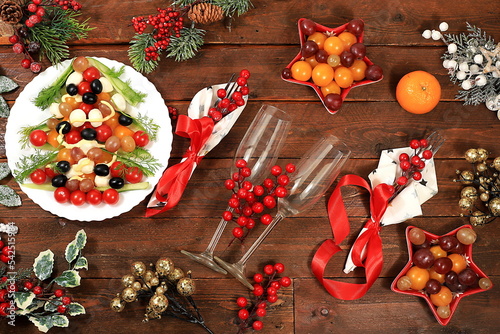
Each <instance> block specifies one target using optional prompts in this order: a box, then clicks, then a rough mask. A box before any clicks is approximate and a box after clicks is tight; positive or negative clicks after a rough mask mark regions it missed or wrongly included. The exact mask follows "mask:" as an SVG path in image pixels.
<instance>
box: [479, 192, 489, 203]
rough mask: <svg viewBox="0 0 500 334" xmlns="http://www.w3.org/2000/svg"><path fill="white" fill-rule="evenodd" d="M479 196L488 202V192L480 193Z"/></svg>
mask: <svg viewBox="0 0 500 334" xmlns="http://www.w3.org/2000/svg"><path fill="white" fill-rule="evenodd" d="M479 198H480V199H481V201H483V202H488V200H489V199H490V194H488V193H482V194H481V195H480V196H479Z"/></svg>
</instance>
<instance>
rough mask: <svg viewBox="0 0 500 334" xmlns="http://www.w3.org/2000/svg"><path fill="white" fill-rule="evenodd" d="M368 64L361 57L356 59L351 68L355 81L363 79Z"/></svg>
mask: <svg viewBox="0 0 500 334" xmlns="http://www.w3.org/2000/svg"><path fill="white" fill-rule="evenodd" d="M366 68H367V65H366V63H365V62H364V61H363V60H361V59H356V60H355V61H354V63H353V64H352V66H351V67H349V70H350V71H351V72H352V77H353V79H354V81H361V80H363V79H364V78H365V72H366Z"/></svg>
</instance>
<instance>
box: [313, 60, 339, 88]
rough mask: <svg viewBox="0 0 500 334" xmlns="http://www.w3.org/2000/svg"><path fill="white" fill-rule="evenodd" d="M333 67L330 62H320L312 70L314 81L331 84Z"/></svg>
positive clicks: (318, 83) (322, 84)
mask: <svg viewBox="0 0 500 334" xmlns="http://www.w3.org/2000/svg"><path fill="white" fill-rule="evenodd" d="M333 74H334V71H333V68H332V67H331V66H330V65H328V64H318V65H317V66H316V67H315V68H313V70H312V80H313V82H314V83H315V84H316V85H318V86H320V87H324V86H327V85H329V84H330V83H331V82H332V80H333Z"/></svg>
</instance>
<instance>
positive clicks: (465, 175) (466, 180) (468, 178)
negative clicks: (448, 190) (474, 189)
mask: <svg viewBox="0 0 500 334" xmlns="http://www.w3.org/2000/svg"><path fill="white" fill-rule="evenodd" d="M460 177H461V179H462V182H463V184H472V181H473V180H474V173H472V172H471V171H470V170H464V171H462V172H461V173H460Z"/></svg>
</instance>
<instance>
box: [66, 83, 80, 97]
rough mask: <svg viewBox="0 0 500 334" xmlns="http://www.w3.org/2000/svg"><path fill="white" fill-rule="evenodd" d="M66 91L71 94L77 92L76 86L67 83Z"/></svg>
mask: <svg viewBox="0 0 500 334" xmlns="http://www.w3.org/2000/svg"><path fill="white" fill-rule="evenodd" d="M66 93H68V94H69V95H71V96H74V95H76V94H78V87H76V85H75V84H69V85H67V86H66Z"/></svg>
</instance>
